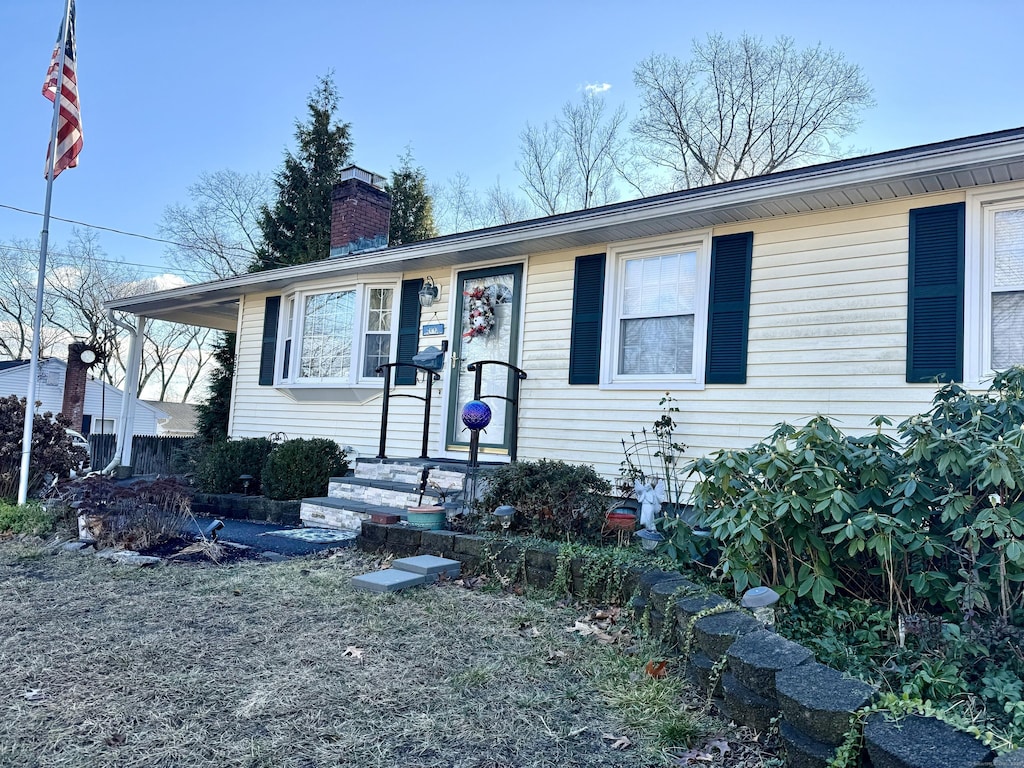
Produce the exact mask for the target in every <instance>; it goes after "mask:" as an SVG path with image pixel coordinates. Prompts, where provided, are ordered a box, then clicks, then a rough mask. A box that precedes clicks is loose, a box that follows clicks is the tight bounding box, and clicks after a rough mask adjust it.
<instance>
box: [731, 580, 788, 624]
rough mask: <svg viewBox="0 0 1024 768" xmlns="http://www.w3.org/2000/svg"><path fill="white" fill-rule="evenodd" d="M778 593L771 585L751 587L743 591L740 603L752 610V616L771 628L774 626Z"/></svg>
mask: <svg viewBox="0 0 1024 768" xmlns="http://www.w3.org/2000/svg"><path fill="white" fill-rule="evenodd" d="M777 602H779V593H778V592H776V591H775V590H774V589H772V588H771V587H753V588H751V589H748V590H747V591H746V592H744V593H743V597H741V598H740V605H742V606H743V607H744V608H749V609H750V610H752V611H753V612H754V618H755V619H757V620H758V621H760V622H761V623H762V624H764V625H765V627H766V628H768V629H771V628H773V627H774V626H775V608H774V607H773V606H774V605H775V604H776V603H777Z"/></svg>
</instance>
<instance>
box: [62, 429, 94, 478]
mask: <svg viewBox="0 0 1024 768" xmlns="http://www.w3.org/2000/svg"><path fill="white" fill-rule="evenodd" d="M64 431H65V432H66V433H67V436H68V438H69V439H70V440H71V444H72V445H73V446H74V447H75V448H81V449H82V450H83V451H85V460H84V461H82V462H81V463H80V464H79V465H78V472H82V471H83V470H86V469H88V468H89V467H90V466H91V465H92V446H90V445H89V440H88V439H87V438H86V437H85V435H83V434H82V433H81V432H76V431H75V430H73V429H70V428H66V429H65V430H64Z"/></svg>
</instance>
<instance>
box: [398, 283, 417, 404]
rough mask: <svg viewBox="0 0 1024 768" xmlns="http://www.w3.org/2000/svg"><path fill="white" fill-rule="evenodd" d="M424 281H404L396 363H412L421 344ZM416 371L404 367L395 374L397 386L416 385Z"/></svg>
mask: <svg viewBox="0 0 1024 768" xmlns="http://www.w3.org/2000/svg"><path fill="white" fill-rule="evenodd" d="M422 287H423V280H403V281H402V298H401V301H400V302H399V309H398V357H397V358H396V360H395V362H398V363H411V362H412V358H413V355H415V354H416V353H417V352H418V351H419V344H420V288H422ZM415 383H416V369H415V368H409V367H407V366H402V367H401V368H398V369H397V370H396V372H395V384H415Z"/></svg>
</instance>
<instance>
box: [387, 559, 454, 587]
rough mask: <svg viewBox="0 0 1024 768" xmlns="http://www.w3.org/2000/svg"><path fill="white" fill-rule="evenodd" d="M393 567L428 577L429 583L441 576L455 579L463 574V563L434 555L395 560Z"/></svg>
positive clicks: (392, 563)
mask: <svg viewBox="0 0 1024 768" xmlns="http://www.w3.org/2000/svg"><path fill="white" fill-rule="evenodd" d="M391 567H392V568H394V569H396V570H399V571H407V572H409V573H417V574H420V575H421V576H424V577H426V579H427V581H437V580H438V578H439V577H440V576H441V574H444V575H445V576H447V577H448V578H452V579H453V578H455V577H456V576H458V575H459V574H460V573H461V572H462V563H460V562H459V561H458V560H449V559H448V558H446V557H436V556H434V555H419V556H417V557H403V558H400V559H398V560H393V561H392V562H391Z"/></svg>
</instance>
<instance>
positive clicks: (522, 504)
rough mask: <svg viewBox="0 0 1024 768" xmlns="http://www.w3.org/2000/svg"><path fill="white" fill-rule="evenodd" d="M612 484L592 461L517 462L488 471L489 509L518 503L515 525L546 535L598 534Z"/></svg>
mask: <svg viewBox="0 0 1024 768" xmlns="http://www.w3.org/2000/svg"><path fill="white" fill-rule="evenodd" d="M610 493H611V484H610V483H609V482H608V481H607V480H605V479H604V478H602V477H601V476H600V475H598V474H597V472H596V471H595V470H594V468H593V467H591V466H586V465H580V464H566V463H565V462H564V461H550V460H548V459H541V460H540V461H517V462H513V463H512V464H508V465H505V466H503V467H500V468H498V469H497V470H495V471H494V472H492V473H490V474H488V476H487V487H486V490H485V492H484V496H483V499H482V500H481V505H482V508H483V510H484V511H485V512H490V511H492V510H493V509H494V508H495V507H498V506H499V505H501V504H511V505H512V506H513V507H515V508H516V517H515V521H514V523H513V528H514V529H515V530H518V531H523V532H529V533H533V534H535V535H537V536H542V537H544V538H548V539H555V540H563V541H564V540H565V538H566V536H567V535H568V536H571V537H574V538H577V539H579V538H582V539H596V538H598V536H599V534H600V531H601V525H602V524H603V522H604V515H605V511H606V510H607V507H608V498H607V497H608V495H609V494H610Z"/></svg>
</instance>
